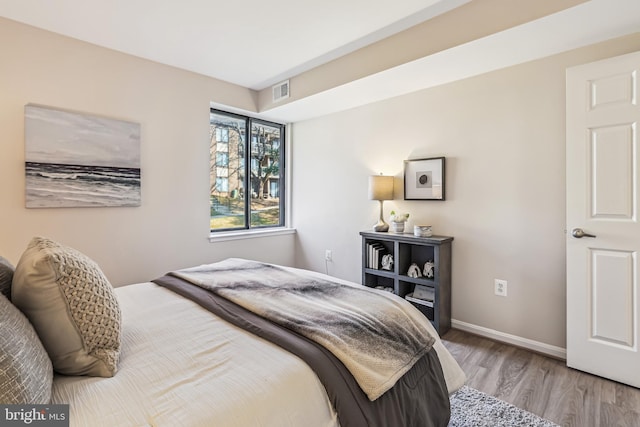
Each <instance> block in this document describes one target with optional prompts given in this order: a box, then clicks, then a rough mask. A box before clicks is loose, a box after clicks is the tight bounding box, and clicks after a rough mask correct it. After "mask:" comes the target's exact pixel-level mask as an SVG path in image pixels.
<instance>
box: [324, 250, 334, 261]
mask: <svg viewBox="0 0 640 427" xmlns="http://www.w3.org/2000/svg"><path fill="white" fill-rule="evenodd" d="M324 260H325V261H333V252H331V249H326V250H325V251H324Z"/></svg>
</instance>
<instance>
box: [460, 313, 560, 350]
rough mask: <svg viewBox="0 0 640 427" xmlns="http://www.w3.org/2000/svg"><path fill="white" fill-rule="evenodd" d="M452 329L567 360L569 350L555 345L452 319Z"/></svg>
mask: <svg viewBox="0 0 640 427" xmlns="http://www.w3.org/2000/svg"><path fill="white" fill-rule="evenodd" d="M451 327H453V328H455V329H460V330H462V331H466V332H470V333H472V334H476V335H480V336H482V337H486V338H491V339H492V340H496V341H500V342H504V343H507V344H512V345H515V346H518V347H523V348H526V349H528V350H532V351H535V352H537V353H542V354H546V355H548V356H551V357H555V358H557V359H562V360H567V349H565V348H562V347H556V346H555V345H549V344H545V343H543V342H539V341H534V340H530V339H528V338H522V337H519V336H517V335H511V334H506V333H504V332H500V331H496V330H494V329H489V328H485V327H483V326H478V325H473V324H471V323H466V322H461V321H460V320H455V319H451Z"/></svg>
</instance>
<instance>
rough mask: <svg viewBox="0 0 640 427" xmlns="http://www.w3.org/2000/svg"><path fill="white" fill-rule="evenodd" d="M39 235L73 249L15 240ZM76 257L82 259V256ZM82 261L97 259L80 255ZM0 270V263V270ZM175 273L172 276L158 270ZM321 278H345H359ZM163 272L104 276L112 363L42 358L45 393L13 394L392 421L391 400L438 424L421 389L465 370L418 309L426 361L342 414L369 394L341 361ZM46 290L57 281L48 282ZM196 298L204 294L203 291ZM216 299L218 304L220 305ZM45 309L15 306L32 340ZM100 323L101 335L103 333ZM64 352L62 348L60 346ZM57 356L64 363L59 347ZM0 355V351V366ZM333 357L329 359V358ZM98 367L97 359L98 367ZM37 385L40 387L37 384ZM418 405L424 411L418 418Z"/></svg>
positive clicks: (231, 420)
mask: <svg viewBox="0 0 640 427" xmlns="http://www.w3.org/2000/svg"><path fill="white" fill-rule="evenodd" d="M34 240H35V239H34ZM43 242H45V244H44V247H45V248H46V250H49V251H51V250H54V251H55V250H63V251H66V252H65V256H68V255H69V253H71V254H72V255H73V256H74V257H78V256H82V254H79V253H77V252H74V251H73V250H72V249H70V248H65V247H63V246H60V245H59V244H57V243H55V242H51V241H48V240H46V239H41V240H38V241H37V242H35V243H34V242H33V241H32V243H31V244H30V246H29V248H28V249H27V251H26V252H29V250H30V249H33V246H35V247H36V248H37V249H38V250H37V251H36V252H37V256H39V257H42V252H43ZM38 245H39V247H38ZM52 248H53V249H52ZM60 248H62V249H60ZM26 252H25V253H26ZM45 252H46V251H45ZM33 256H34V255H33V254H32V256H31V259H30V258H29V256H26V255H23V257H22V258H21V260H20V262H19V263H18V265H17V267H16V271H15V275H14V278H13V290H12V291H13V292H12V293H11V294H10V296H11V297H13V300H12V302H13V303H14V304H16V305H17V306H19V305H20V304H21V303H20V302H19V301H20V300H21V299H22V300H23V299H24V296H23V295H22V296H21V291H20V290H19V289H17V288H19V286H16V282H21V281H24V280H25V275H24V274H21V270H22V269H23V268H24V263H28V264H34V261H33ZM25 257H26V260H25V261H24V262H23V260H24V259H25ZM83 262H88V263H91V261H90V260H88V259H84V258H83ZM21 264H22V265H21ZM83 268H84V267H83ZM92 268H94V269H95V268H97V266H95V265H92ZM278 268H282V269H284V271H287V272H292V273H295V274H298V273H300V272H302V273H304V274H305V275H311V276H313V277H314V278H317V279H318V280H320V279H322V280H324V279H327V278H328V277H327V276H325V275H322V274H319V273H313V272H306V271H302V270H298V269H292V268H287V267H279V266H278ZM1 276H2V274H1V273H0V279H1ZM98 276H100V275H99V274H98ZM53 277H55V274H54V276H53ZM179 279H180V278H179V277H177V278H176V276H173V279H169V281H172V280H179ZM330 279H331V280H334V281H337V282H340V283H342V284H344V285H346V286H349V287H358V286H359V285H355V284H352V283H349V282H345V281H340V280H337V279H334V278H330ZM163 280H164V281H165V282H166V281H167V278H166V277H165V278H159V280H158V281H156V283H154V282H145V283H138V284H132V285H128V286H124V287H119V288H115V289H113V288H111V291H112V292H113V298H115V300H116V301H117V305H118V306H117V308H118V311H119V314H120V316H121V318H120V320H119V322H120V323H119V325H120V330H119V332H118V334H119V335H118V338H119V343H118V345H119V346H118V354H117V360H116V361H115V365H114V366H115V369H114V370H113V372H107V373H106V374H101V376H89V375H78V373H77V372H73V371H72V372H71V373H69V372H67V373H66V374H61V373H59V372H57V369H56V370H54V369H53V367H51V368H50V370H47V369H43V371H42V373H41V374H40V375H41V376H45V377H46V376H47V375H49V374H50V375H51V381H50V383H47V382H46V381H45V383H44V386H43V388H44V394H45V395H44V396H39V395H38V397H37V399H41V401H40V402H35V401H31V402H24V403H49V404H68V405H69V419H70V425H72V426H261V427H266V426H274V427H275V426H277V427H282V426H292V427H294V426H295V427H297V426H305V427H307V426H308V427H312V426H339V425H342V426H343V427H348V426H357V425H363V426H364V425H378V426H385V425H388V426H392V425H397V424H394V421H393V420H397V419H398V418H394V417H396V416H397V414H396V415H393V414H391V412H394V411H397V410H402V411H403V412H404V414H403V415H401V416H402V417H405V418H403V419H404V420H405V421H404V422H403V424H404V425H416V426H417V425H421V426H428V425H446V424H447V421H448V418H449V414H448V412H447V411H448V410H449V407H448V399H447V402H446V405H444V404H443V403H442V402H439V403H438V402H436V403H434V404H433V405H431V404H430V403H429V402H430V401H435V400H436V399H435V397H434V398H431V395H433V396H435V394H437V393H436V392H437V390H444V391H445V393H447V394H448V393H452V392H453V391H455V390H457V389H458V388H459V387H461V386H462V385H463V383H464V380H465V378H464V374H463V373H462V371H461V369H460V368H459V366H458V365H457V364H456V362H455V361H454V359H453V357H452V356H451V355H450V354H449V353H448V351H447V350H446V349H445V348H444V346H443V345H442V342H441V341H440V339H439V337H438V336H437V333H436V332H435V330H434V329H433V327H432V326H431V325H430V323H429V322H428V321H427V322H424V325H425V326H424V327H425V328H426V329H427V330H428V333H429V334H430V335H432V336H433V337H434V338H435V341H434V342H433V345H432V346H431V349H430V350H429V351H428V352H427V353H426V354H425V355H424V356H423V357H421V359H420V360H421V361H423V360H424V361H426V362H425V363H427V365H428V364H431V365H429V366H431V367H429V368H428V369H429V370H427V371H424V372H423V371H417V370H416V369H417V368H419V367H420V366H422V365H421V363H422V362H420V363H416V364H415V365H414V366H413V367H412V368H411V369H410V370H409V371H408V372H407V373H406V374H404V375H403V376H402V378H401V380H398V384H399V383H403V384H404V385H403V386H404V387H405V388H406V389H407V390H413V392H412V393H409V394H408V393H407V392H406V390H405V391H403V392H402V393H404V394H397V395H394V394H393V393H394V392H395V391H394V390H395V389H396V388H399V387H398V384H396V385H394V386H393V388H391V389H390V391H388V392H385V393H384V394H383V395H382V396H381V397H379V398H377V399H375V400H374V401H373V403H375V402H385V399H386V403H385V404H384V405H382V406H379V407H378V408H377V409H376V408H375V407H374V408H373V409H372V410H371V411H369V412H366V411H364V410H363V411H364V412H366V413H365V415H360V414H359V413H360V411H361V410H360V409H359V408H355V409H356V411H355V412H356V413H357V414H356V415H351V414H345V413H346V412H350V411H352V410H353V409H354V408H353V407H354V406H358V407H359V406H366V405H368V404H369V403H367V402H371V400H370V399H367V398H366V396H365V394H364V393H362V390H360V388H359V387H354V386H353V384H354V382H353V378H348V379H344V378H343V377H346V376H348V375H345V373H344V372H345V369H344V366H342V367H341V368H340V369H341V370H340V369H338V371H337V374H336V373H331V372H333V371H331V372H329V371H326V372H324V373H322V372H320V373H318V372H319V371H322V370H326V369H325V368H324V367H321V368H318V367H317V366H314V363H318V362H317V360H316V361H314V360H312V361H308V360H307V361H304V360H303V359H302V358H301V357H300V354H294V353H295V351H294V353H292V352H291V351H288V350H285V348H286V345H285V346H284V348H283V345H282V344H281V343H280V344H278V345H277V344H275V343H274V342H272V339H270V338H269V337H268V336H266V338H265V335H264V334H261V333H259V332H258V333H257V335H256V331H253V332H249V331H247V330H244V329H243V328H241V327H240V326H238V325H235V324H233V323H230V321H229V320H228V319H225V316H226V314H225V313H224V312H222V314H221V315H219V314H215V313H212V312H211V311H210V310H209V309H208V308H207V307H206V305H207V303H206V301H205V302H203V301H202V300H200V301H198V300H197V299H194V298H193V297H190V296H189V295H186V294H188V293H201V292H202V288H201V287H198V286H195V287H189V286H186V285H185V286H183V285H184V284H183V285H179V286H178V288H175V287H174V288H171V284H169V285H167V284H166V283H164V284H163V283H162V282H163ZM314 280H315V279H314ZM180 286H182V288H180ZM54 288H55V287H54ZM180 289H182V290H180ZM370 291H372V292H377V293H378V294H379V295H380V296H381V298H386V299H389V300H390V301H391V302H392V303H393V304H403V305H404V304H406V305H407V307H410V309H413V307H412V306H411V305H410V304H408V303H405V302H404V301H403V300H402V299H400V298H397V297H396V296H394V295H391V294H389V293H386V292H384V291H375V290H370ZM57 292H58V293H60V291H59V290H58V291H57ZM41 293H42V292H41ZM67 299H68V298H67ZM204 299H205V300H207V299H209V300H210V299H211V298H210V296H205V298H204ZM22 305H23V307H21V308H20V310H21V311H22V312H25V313H29V310H30V308H29V307H28V304H27V307H24V303H22ZM224 310H227V309H226V308H224V307H223V311H224ZM67 311H68V310H67ZM416 312H417V311H416ZM234 315H235V314H234ZM47 316H49V317H47V318H45V319H44V321H43V320H37V317H36V319H35V320H34V319H32V318H31V317H29V315H27V317H29V319H30V321H31V323H32V324H33V325H34V328H35V330H36V335H37V336H38V337H40V339H41V341H42V342H43V343H44V344H46V341H47V338H44V337H43V335H44V334H43V333H41V332H40V330H39V327H38V324H39V323H47V324H50V323H51V322H50V320H49V319H50V318H51V315H50V314H48V315H47ZM271 323H273V322H271ZM0 327H1V328H2V329H3V330H2V334H3V335H4V334H5V332H6V331H5V330H4V329H5V327H6V324H5V322H0ZM251 328H253V327H252V326H251V327H250V329H251ZM76 329H78V328H76ZM80 329H82V328H80ZM107 329H108V326H107ZM45 334H46V333H45ZM24 335H26V334H24ZM98 335H99V334H98ZM103 335H105V336H107V335H108V333H103ZM267 335H268V334H267ZM295 340H299V341H300V340H301V341H303V342H304V343H305V344H304V345H306V346H307V347H309V343H308V341H309V340H308V339H306V338H305V337H302V338H295ZM44 344H43V345H44ZM313 346H314V347H315V346H316V345H315V344H313ZM45 347H46V345H45ZM85 347H86V346H85ZM2 350H3V351H6V349H2ZM100 351H102V350H100ZM314 351H316V350H314ZM47 353H49V355H50V359H52V360H54V362H52V363H53V365H54V366H55V365H56V363H58V362H56V357H55V356H51V351H50V350H49V349H48V348H47ZM94 353H95V352H94ZM98 353H100V352H98ZM104 354H105V355H106V356H105V360H112V359H113V357H112V355H110V354H109V353H108V352H106V353H104ZM313 354H315V356H313V355H312V356H311V357H312V358H315V359H318V358H325V357H332V356H326V355H323V354H322V353H313ZM318 355H319V356H318ZM65 357H67V359H68V355H67V356H65ZM87 357H88V356H87V355H86V354H82V355H81V356H78V357H76V359H78V360H80V359H82V360H85V359H87ZM110 358H111V359H110ZM31 359H35V358H34V357H31ZM58 359H59V358H58ZM112 361H113V360H112ZM63 362H64V363H66V359H63ZM2 363H3V362H2V361H0V370H2ZM64 363H62V364H63V365H64ZM92 363H93V362H91V363H89V365H91V368H86V367H85V368H83V369H93V370H95V369H96V367H95V364H92ZM333 363H335V364H336V365H339V366H341V364H340V363H339V362H337V363H336V362H335V360H334V362H333ZM45 364H46V363H45ZM418 365H420V366H418ZM427 365H424V366H427ZM100 369H103V370H104V368H103V367H102V368H100ZM421 369H422V368H421ZM5 371H6V369H5ZM28 371H29V372H30V373H31V374H30V375H31V376H33V372H34V369H33V368H32V367H29V368H28ZM107 371H108V370H107ZM90 375H91V374H90ZM330 377H340V378H338V383H339V384H338V386H335V385H327V381H329V382H330V381H332V380H331V378H330ZM321 379H322V380H321ZM22 382H24V381H22ZM405 383H406V384H405ZM6 384H7V381H4V383H3V380H2V378H1V377H0V388H2V387H7V385H6ZM345 384H346V385H345ZM47 387H50V389H49V392H50V393H49V395H48V396H47V395H46V394H47V393H46V391H47V390H46V389H47ZM332 387H333V388H332ZM336 387H337V388H336ZM340 387H342V388H343V389H344V388H345V387H346V388H350V389H351V391H350V393H352V394H354V395H355V398H354V397H348V398H347V397H345V396H343V394H344V391H343V390H342V389H341V388H340ZM336 390H337V391H336ZM398 393H400V392H398ZM441 394H442V393H441ZM6 395H7V390H0V399H1V398H3V397H4V399H5V402H2V401H0V403H16V402H6V399H7V398H6ZM32 396H36V395H34V394H32ZM399 396H400V397H402V401H400V402H398V401H397V400H398V399H399V398H400V397H399ZM23 397H24V394H23ZM33 398H34V399H36V397H33ZM42 399H44V400H42ZM349 399H355V400H349ZM394 400H396V401H395V402H394ZM390 405H392V406H390ZM393 405H395V406H393ZM430 405H431V406H433V407H430V408H429V411H431V412H430V413H429V414H428V415H418V412H416V411H415V410H416V409H417V408H423V407H426V406H430ZM373 406H375V405H373ZM336 407H337V408H338V410H336ZM407 408H408V409H407ZM423 412H425V411H423ZM426 412H428V411H426ZM426 412H425V413H426ZM425 416H426V417H427V418H428V419H423V418H418V417H425ZM368 417H369V418H368Z"/></svg>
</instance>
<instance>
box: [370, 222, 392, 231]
mask: <svg viewBox="0 0 640 427" xmlns="http://www.w3.org/2000/svg"><path fill="white" fill-rule="evenodd" d="M373 231H383V232H384V231H389V224H387V223H386V222H384V221H383V220H379V221H378V223H377V224H376V225H374V226H373Z"/></svg>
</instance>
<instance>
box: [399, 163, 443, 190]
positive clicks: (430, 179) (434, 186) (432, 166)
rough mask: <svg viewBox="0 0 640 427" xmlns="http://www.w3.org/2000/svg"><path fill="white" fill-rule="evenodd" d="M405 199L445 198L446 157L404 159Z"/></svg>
mask: <svg viewBox="0 0 640 427" xmlns="http://www.w3.org/2000/svg"><path fill="white" fill-rule="evenodd" d="M404 199H405V200H444V157H433V158H430V159H416V160H405V161H404Z"/></svg>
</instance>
